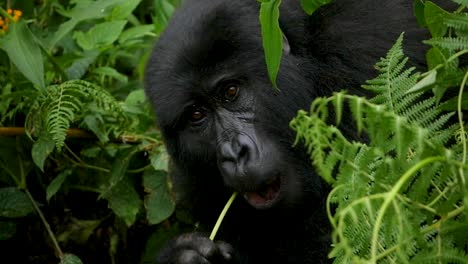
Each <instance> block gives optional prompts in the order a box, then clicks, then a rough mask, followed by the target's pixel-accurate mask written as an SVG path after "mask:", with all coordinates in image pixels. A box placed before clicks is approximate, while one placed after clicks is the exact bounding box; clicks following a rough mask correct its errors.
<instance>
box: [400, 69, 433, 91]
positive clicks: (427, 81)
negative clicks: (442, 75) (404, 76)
mask: <svg viewBox="0 0 468 264" xmlns="http://www.w3.org/2000/svg"><path fill="white" fill-rule="evenodd" d="M436 78H437V71H435V70H432V71H430V72H429V74H428V75H426V76H425V77H424V78H422V79H421V80H419V82H417V83H416V84H415V85H414V86H413V87H411V89H409V90H408V91H407V92H406V93H415V92H422V91H425V90H427V89H429V88H430V86H431V85H433V84H434V83H435V82H436Z"/></svg>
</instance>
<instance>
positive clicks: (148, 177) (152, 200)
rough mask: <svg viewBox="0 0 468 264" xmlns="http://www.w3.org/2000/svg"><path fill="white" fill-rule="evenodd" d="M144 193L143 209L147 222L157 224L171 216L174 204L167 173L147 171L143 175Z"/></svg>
mask: <svg viewBox="0 0 468 264" xmlns="http://www.w3.org/2000/svg"><path fill="white" fill-rule="evenodd" d="M143 186H144V188H145V192H146V193H148V194H147V195H146V196H145V208H146V212H147V213H146V215H147V216H146V217H147V219H148V222H149V223H150V224H152V225H155V224H158V223H160V222H162V221H164V220H165V219H167V218H168V217H169V216H171V215H172V213H173V212H174V209H175V202H174V199H173V198H172V196H171V193H170V190H169V185H168V179H167V173H165V172H162V171H155V170H153V169H148V170H146V171H145V173H144V174H143Z"/></svg>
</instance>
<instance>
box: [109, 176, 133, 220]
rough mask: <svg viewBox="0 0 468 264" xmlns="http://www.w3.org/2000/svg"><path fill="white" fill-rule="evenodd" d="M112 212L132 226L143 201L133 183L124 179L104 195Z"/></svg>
mask: <svg viewBox="0 0 468 264" xmlns="http://www.w3.org/2000/svg"><path fill="white" fill-rule="evenodd" d="M102 196H103V197H104V198H105V199H106V200H107V201H108V202H109V207H110V208H111V209H112V211H113V212H114V213H115V214H116V215H117V216H118V217H120V218H121V219H122V220H124V222H125V223H126V224H127V225H128V226H131V225H132V224H133V223H134V222H135V219H136V216H137V214H138V212H139V210H140V206H141V200H140V197H139V196H138V193H137V192H136V190H135V188H134V187H133V186H132V184H131V182H130V181H129V180H128V179H127V178H124V179H122V180H120V181H119V183H117V184H116V185H115V186H114V187H113V188H112V189H111V190H110V191H107V192H106V193H103V195H102Z"/></svg>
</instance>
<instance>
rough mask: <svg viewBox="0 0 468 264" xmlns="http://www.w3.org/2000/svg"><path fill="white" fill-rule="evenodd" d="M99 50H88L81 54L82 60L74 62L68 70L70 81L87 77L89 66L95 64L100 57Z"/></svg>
mask: <svg viewBox="0 0 468 264" xmlns="http://www.w3.org/2000/svg"><path fill="white" fill-rule="evenodd" d="M99 53H100V52H99V51H98V50H87V51H85V52H83V53H82V54H81V56H82V57H81V58H79V59H76V60H74V61H73V64H72V65H71V66H70V67H68V68H67V70H66V71H67V75H68V80H75V79H81V77H83V75H85V73H86V71H87V70H88V68H89V66H90V65H91V64H93V63H94V62H95V61H96V59H97V57H98V55H99Z"/></svg>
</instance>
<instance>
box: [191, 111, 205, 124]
mask: <svg viewBox="0 0 468 264" xmlns="http://www.w3.org/2000/svg"><path fill="white" fill-rule="evenodd" d="M204 118H205V113H203V112H201V111H199V110H194V111H193V112H192V113H191V114H190V122H192V123H198V122H200V121H202V120H203V119H204Z"/></svg>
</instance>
